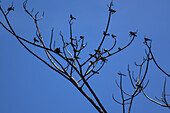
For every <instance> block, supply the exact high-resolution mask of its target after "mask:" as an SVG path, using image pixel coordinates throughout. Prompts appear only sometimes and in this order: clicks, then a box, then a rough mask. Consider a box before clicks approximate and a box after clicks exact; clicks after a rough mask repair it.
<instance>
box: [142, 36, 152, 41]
mask: <svg viewBox="0 0 170 113" xmlns="http://www.w3.org/2000/svg"><path fill="white" fill-rule="evenodd" d="M144 40H145V42H147V41H152V39H149V38H146V37H145V38H144Z"/></svg>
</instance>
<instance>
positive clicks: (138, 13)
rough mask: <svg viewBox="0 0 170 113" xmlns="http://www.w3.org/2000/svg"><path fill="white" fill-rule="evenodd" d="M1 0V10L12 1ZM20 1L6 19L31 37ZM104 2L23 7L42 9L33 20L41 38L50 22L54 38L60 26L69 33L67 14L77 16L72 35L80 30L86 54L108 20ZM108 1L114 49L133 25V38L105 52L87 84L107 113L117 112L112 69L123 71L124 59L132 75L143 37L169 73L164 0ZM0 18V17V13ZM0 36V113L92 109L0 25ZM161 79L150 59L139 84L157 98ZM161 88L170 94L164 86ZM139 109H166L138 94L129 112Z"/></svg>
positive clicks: (75, 0) (53, 0) (169, 24)
mask: <svg viewBox="0 0 170 113" xmlns="http://www.w3.org/2000/svg"><path fill="white" fill-rule="evenodd" d="M1 1H2V3H1V5H2V7H3V9H7V8H8V7H9V6H10V5H11V2H12V0H1ZM22 3H23V0H17V1H14V6H15V11H14V12H10V14H9V19H10V21H11V24H12V26H13V27H14V29H15V31H16V32H17V33H18V34H19V35H20V36H23V37H26V38H27V39H30V40H32V39H33V38H32V37H34V36H35V25H34V22H33V20H31V18H30V17H29V16H28V15H27V14H26V13H25V12H24V9H23V7H22ZM109 3H110V0H29V1H28V4H27V7H28V9H30V10H31V9H32V8H34V10H35V11H39V12H40V13H42V12H43V11H44V12H45V17H44V19H43V20H41V21H40V22H39V25H40V29H41V31H42V32H43V33H42V35H43V36H44V40H45V41H47V43H48V42H49V40H50V32H51V29H52V27H54V29H55V30H54V31H55V33H54V36H55V37H56V40H57V38H60V37H59V33H60V31H61V32H62V34H63V36H64V37H68V36H69V24H68V19H69V15H70V14H73V15H74V16H75V17H76V18H77V20H76V21H75V22H74V24H73V35H74V36H80V35H84V36H85V41H86V42H87V43H88V44H87V48H86V50H85V51H84V53H83V57H84V58H86V57H87V56H88V54H89V53H90V52H93V50H94V49H96V48H97V47H96V45H98V44H99V42H100V41H101V38H102V35H103V34H102V33H103V31H104V30H105V27H106V23H107V19H108V7H107V4H109ZM113 3H114V7H113V8H114V9H116V10H117V12H116V13H115V14H114V15H113V16H112V18H111V24H110V28H109V33H114V34H116V35H117V40H118V46H117V48H118V47H123V46H124V45H125V44H127V43H128V42H129V41H130V37H129V31H136V30H137V29H138V37H137V38H136V39H135V41H134V42H133V43H132V45H131V46H130V47H129V48H127V49H126V50H124V51H122V52H121V53H119V54H117V55H115V56H112V57H110V58H109V61H108V63H106V65H105V66H104V68H103V69H102V70H101V71H100V74H99V75H97V76H94V77H93V78H91V79H90V80H89V83H90V84H91V86H92V87H93V89H94V91H95V93H96V94H97V96H98V97H99V98H100V100H101V102H102V103H103V105H104V106H105V108H106V109H107V111H108V112H109V113H121V112H122V106H121V105H119V104H117V103H116V102H115V101H114V100H113V99H112V94H114V95H115V98H117V99H118V100H120V99H121V97H120V90H119V89H118V87H117V86H116V84H115V80H119V76H118V75H117V73H118V72H122V73H125V74H128V71H127V66H128V64H129V65H130V68H131V69H132V70H134V71H135V74H137V73H138V71H139V70H138V69H137V68H136V67H135V65H134V62H135V61H136V62H138V63H141V62H142V59H143V56H145V49H146V46H145V45H144V44H143V41H144V39H143V38H144V36H147V37H149V38H151V39H152V41H153V42H152V50H153V54H154V55H155V58H156V60H157V62H158V63H159V65H160V66H161V67H162V68H163V69H164V70H165V71H167V72H168V73H170V58H169V56H170V52H169V50H170V34H169V33H170V13H169V11H170V1H169V0H114V2H113ZM0 21H3V22H5V21H4V18H3V16H2V14H1V13H0ZM0 38H1V41H0V52H1V54H0V113H95V112H97V111H96V110H95V109H94V108H93V106H91V104H90V103H89V102H88V101H87V100H86V99H85V98H84V97H83V96H82V95H81V94H80V93H79V92H78V91H77V90H76V89H75V87H74V86H73V85H72V84H70V83H69V82H68V81H67V80H66V79H64V78H63V77H61V76H60V75H59V74H58V73H55V72H54V71H53V70H51V69H49V68H48V67H47V66H46V65H45V64H43V63H42V62H40V61H39V60H37V59H36V58H35V57H33V56H32V55H31V54H30V53H29V52H27V51H26V50H25V49H24V48H23V47H22V45H20V44H19V42H18V41H17V39H16V38H15V37H13V36H12V35H10V34H9V33H8V32H7V31H5V30H4V29H3V28H2V26H0ZM57 44H58V46H61V44H60V43H57ZM111 44H112V42H111V41H105V46H107V47H109V46H108V45H111ZM35 51H36V52H38V50H35ZM39 54H40V55H41V54H42V53H39ZM44 57H45V54H44ZM136 76H137V75H136ZM164 79H165V75H164V74H163V73H162V72H161V71H159V70H158V68H157V67H156V66H155V65H154V63H153V62H152V61H151V63H150V66H149V72H148V75H147V78H146V80H150V83H149V85H148V87H147V88H146V89H145V92H146V93H147V94H148V96H150V97H152V98H155V96H156V97H161V93H162V90H163V82H164ZM123 81H124V82H123V85H124V88H125V89H126V90H128V91H129V92H130V93H132V92H133V91H134V90H132V87H131V84H129V78H128V77H124V79H123ZM145 83H146V81H145ZM169 85H170V79H169V78H168V79H167V86H169ZM167 93H169V94H170V88H169V87H167ZM169 102H170V98H169ZM144 112H146V113H160V112H161V113H169V109H168V108H162V107H160V106H158V105H156V104H154V103H152V102H150V101H149V100H147V99H146V98H145V97H144V96H143V94H142V93H141V94H140V95H139V96H138V97H137V98H135V100H134V103H133V106H132V113H144Z"/></svg>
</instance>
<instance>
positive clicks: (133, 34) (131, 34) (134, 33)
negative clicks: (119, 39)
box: [129, 31, 137, 37]
mask: <svg viewBox="0 0 170 113" xmlns="http://www.w3.org/2000/svg"><path fill="white" fill-rule="evenodd" d="M129 33H130V34H129V36H130V37H131V36H134V37H137V35H136V33H137V32H132V31H130V32H129Z"/></svg>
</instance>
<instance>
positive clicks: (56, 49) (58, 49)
mask: <svg viewBox="0 0 170 113" xmlns="http://www.w3.org/2000/svg"><path fill="white" fill-rule="evenodd" d="M54 52H55V53H57V54H59V53H62V52H61V51H60V48H55V49H54Z"/></svg>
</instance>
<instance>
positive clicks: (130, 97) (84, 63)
mask: <svg viewBox="0 0 170 113" xmlns="http://www.w3.org/2000/svg"><path fill="white" fill-rule="evenodd" d="M23 8H24V10H25V12H26V13H27V14H28V15H29V16H30V17H31V19H32V20H33V22H34V24H35V28H36V34H35V37H32V39H31V40H30V39H27V38H25V37H22V36H20V35H18V33H16V32H15V30H14V28H13V26H12V24H11V22H10V19H9V18H8V15H10V13H12V12H13V11H15V10H14V9H15V7H14V6H13V3H12V5H11V6H10V7H8V9H7V11H5V10H4V9H3V8H2V7H1V6H0V10H1V13H2V15H3V17H4V19H5V22H6V23H4V22H2V21H0V24H1V26H2V27H3V28H4V29H5V30H6V31H8V32H9V33H10V34H12V35H13V36H14V37H16V39H17V40H18V41H19V43H20V44H21V45H22V46H23V47H24V48H25V49H26V50H27V51H28V52H29V53H31V54H32V55H33V56H35V57H36V58H37V59H39V60H40V61H42V62H43V63H44V64H46V65H47V66H48V67H49V68H51V69H52V70H54V71H55V72H57V73H58V75H61V76H62V77H64V78H65V79H66V80H68V81H69V82H70V83H71V84H72V85H73V86H75V88H76V89H77V90H78V91H79V92H80V93H81V94H82V95H83V96H84V97H85V98H86V99H87V100H88V101H89V102H90V103H91V105H92V106H93V107H94V108H95V109H96V110H97V111H98V112H100V113H107V110H106V108H105V107H104V105H103V103H102V102H101V100H100V98H99V97H98V96H97V94H96V93H95V92H94V89H93V88H92V86H91V85H90V83H89V82H88V81H89V80H90V79H91V78H92V77H93V76H95V75H96V74H99V72H100V70H101V69H102V68H103V66H104V65H105V64H106V63H107V62H109V61H108V58H109V57H111V56H114V55H116V54H118V53H120V52H121V51H123V50H125V49H126V48H128V47H129V46H131V44H132V42H133V41H134V40H135V38H136V37H137V31H138V30H136V31H130V32H129V39H130V41H129V42H127V44H126V45H124V46H123V47H119V46H118V47H117V40H118V38H117V36H116V35H115V34H114V33H110V32H108V30H109V25H110V21H111V17H112V15H113V14H115V13H116V10H115V9H114V8H113V1H111V2H110V4H109V5H108V13H109V16H108V20H107V24H106V28H105V30H104V31H103V34H102V39H101V41H100V43H99V45H98V46H96V48H94V49H93V48H91V49H93V52H92V53H88V55H87V54H84V53H83V51H84V50H85V49H86V47H87V43H86V42H85V38H86V36H83V35H80V36H75V37H74V35H73V24H74V23H75V22H76V20H77V19H76V17H74V15H72V14H70V18H69V21H68V23H69V30H70V32H69V41H65V39H68V37H64V36H63V34H62V32H60V40H61V42H62V46H60V47H59V46H58V45H57V46H56V41H55V40H54V35H53V34H54V28H52V30H51V36H50V39H49V42H50V43H49V44H47V43H45V41H44V36H43V35H42V34H43V33H42V32H41V29H40V27H39V21H40V20H42V19H43V17H44V12H43V13H42V15H41V16H40V17H39V12H36V13H34V9H32V10H31V11H29V10H28V9H27V0H26V1H25V2H24V3H23ZM106 38H107V39H109V40H110V41H113V43H112V45H110V46H111V47H110V48H106V47H105V45H104V43H105V40H106ZM144 44H145V46H146V47H147V49H146V50H145V53H146V56H145V57H144V58H143V61H142V63H141V64H138V63H136V62H135V66H137V67H139V72H138V75H137V76H136V74H134V71H131V70H130V66H129V65H128V70H127V71H128V75H129V76H128V77H129V79H130V83H131V84H132V88H133V89H134V91H133V93H128V92H127V91H126V89H124V88H123V78H124V77H126V76H127V75H126V74H123V73H121V72H119V73H118V75H119V76H120V83H118V82H117V80H116V81H115V82H116V84H117V86H118V88H119V89H120V92H121V98H122V101H121V102H120V101H119V100H117V99H116V97H115V96H114V95H112V98H113V100H114V101H116V102H117V103H119V104H120V105H122V111H123V113H125V112H126V110H125V109H126V106H128V110H127V111H128V113H130V112H131V108H132V104H133V101H134V98H136V97H137V96H138V95H139V94H140V93H143V94H144V96H145V97H146V98H147V99H148V100H150V101H152V102H153V103H156V104H158V105H160V106H163V107H167V108H169V109H170V104H169V103H168V99H167V98H168V96H169V95H168V94H166V79H167V78H165V82H164V88H163V91H162V96H161V99H159V98H157V97H156V100H154V99H152V98H151V97H149V96H148V95H147V94H146V93H145V88H146V87H147V85H148V83H149V80H148V81H147V82H146V83H145V81H146V80H145V79H146V76H147V73H148V71H149V63H150V62H152V61H153V62H154V64H155V65H156V66H157V67H158V69H159V70H160V71H162V72H163V74H165V75H166V76H167V77H168V78H169V77H170V75H169V74H168V73H167V72H165V71H164V70H163V69H162V68H161V67H160V66H159V64H158V63H157V62H156V59H155V57H154V55H153V52H152V48H151V47H152V40H151V39H149V38H147V37H144ZM30 46H34V49H36V48H39V49H42V50H44V51H45V54H46V56H47V58H48V59H44V58H43V56H41V55H38V54H37V53H36V52H34V51H33V50H31V49H30V48H31V47H30ZM85 55H86V60H82V59H81V58H82V56H85ZM143 68H145V69H144V70H143ZM142 71H143V72H144V73H142ZM85 88H86V89H87V90H86V89H85ZM87 92H88V93H87Z"/></svg>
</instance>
